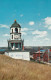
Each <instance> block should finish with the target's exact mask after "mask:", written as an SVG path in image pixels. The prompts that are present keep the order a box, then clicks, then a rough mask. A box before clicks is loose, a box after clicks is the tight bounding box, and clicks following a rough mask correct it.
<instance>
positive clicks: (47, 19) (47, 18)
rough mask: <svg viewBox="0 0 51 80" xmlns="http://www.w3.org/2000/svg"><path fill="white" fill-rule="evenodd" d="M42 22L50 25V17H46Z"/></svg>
mask: <svg viewBox="0 0 51 80" xmlns="http://www.w3.org/2000/svg"><path fill="white" fill-rule="evenodd" d="M44 20H45V24H46V25H51V17H46V18H45V19H44Z"/></svg>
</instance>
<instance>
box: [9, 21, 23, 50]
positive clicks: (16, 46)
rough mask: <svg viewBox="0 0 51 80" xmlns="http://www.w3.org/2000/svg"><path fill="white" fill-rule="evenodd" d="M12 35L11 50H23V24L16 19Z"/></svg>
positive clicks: (12, 27)
mask: <svg viewBox="0 0 51 80" xmlns="http://www.w3.org/2000/svg"><path fill="white" fill-rule="evenodd" d="M10 36H11V39H10V40H8V48H9V50H22V49H23V46H24V44H23V43H24V40H22V39H21V26H20V25H19V24H18V23H17V22H16V20H15V21H14V23H13V24H12V26H11V27H10Z"/></svg>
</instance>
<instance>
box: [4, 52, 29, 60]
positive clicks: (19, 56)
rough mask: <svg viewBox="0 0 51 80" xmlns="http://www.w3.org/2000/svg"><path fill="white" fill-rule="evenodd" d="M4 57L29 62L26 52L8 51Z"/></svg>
mask: <svg viewBox="0 0 51 80" xmlns="http://www.w3.org/2000/svg"><path fill="white" fill-rule="evenodd" d="M5 55H7V56H10V57H11V58H14V59H22V60H27V61H30V53H29V52H27V51H8V52H5Z"/></svg>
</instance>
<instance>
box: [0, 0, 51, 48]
mask: <svg viewBox="0 0 51 80" xmlns="http://www.w3.org/2000/svg"><path fill="white" fill-rule="evenodd" d="M15 19H16V21H17V22H18V23H19V24H20V25H21V33H22V39H24V46H51V0H0V47H7V46H8V43H7V42H8V40H9V39H10V27H11V25H12V24H13V23H14V20H15Z"/></svg>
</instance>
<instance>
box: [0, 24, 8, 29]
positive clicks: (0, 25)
mask: <svg viewBox="0 0 51 80" xmlns="http://www.w3.org/2000/svg"><path fill="white" fill-rule="evenodd" d="M2 27H3V28H9V26H8V25H4V24H0V28H2Z"/></svg>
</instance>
